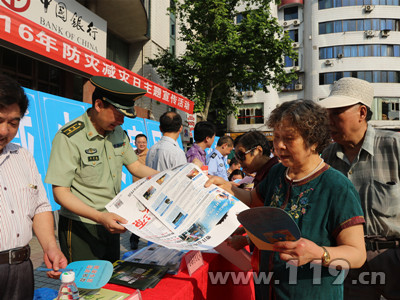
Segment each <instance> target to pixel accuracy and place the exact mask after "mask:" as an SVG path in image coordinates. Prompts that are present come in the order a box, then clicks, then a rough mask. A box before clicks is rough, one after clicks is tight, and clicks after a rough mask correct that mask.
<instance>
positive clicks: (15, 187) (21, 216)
mask: <svg viewBox="0 0 400 300" xmlns="http://www.w3.org/2000/svg"><path fill="white" fill-rule="evenodd" d="M45 211H51V206H50V204H49V201H48V199H47V196H46V191H45V189H44V186H43V183H42V178H41V176H40V174H39V172H38V169H37V166H36V163H35V160H34V158H33V156H32V154H31V153H30V152H29V151H28V150H26V149H24V148H21V147H20V146H18V145H16V144H12V143H10V144H8V145H7V146H6V147H4V149H3V151H2V153H1V154H0V251H4V250H9V249H12V248H17V247H22V246H25V245H27V244H28V243H29V242H30V240H31V239H32V220H33V217H34V216H35V215H36V214H39V213H42V212H45Z"/></svg>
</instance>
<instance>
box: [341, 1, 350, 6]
mask: <svg viewBox="0 0 400 300" xmlns="http://www.w3.org/2000/svg"><path fill="white" fill-rule="evenodd" d="M342 5H343V6H349V5H350V0H342Z"/></svg>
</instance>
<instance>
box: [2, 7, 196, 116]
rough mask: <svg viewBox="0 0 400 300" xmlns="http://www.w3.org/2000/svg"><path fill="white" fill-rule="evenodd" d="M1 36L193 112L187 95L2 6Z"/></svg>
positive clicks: (79, 68) (180, 108) (61, 61)
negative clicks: (178, 92)
mask: <svg viewBox="0 0 400 300" xmlns="http://www.w3.org/2000/svg"><path fill="white" fill-rule="evenodd" d="M0 38H1V39H2V40H5V41H7V42H10V43H12V44H14V45H17V46H20V47H22V48H24V49H27V50H30V51H33V52H35V53H38V54H40V55H43V56H45V57H48V58H50V59H53V60H55V61H58V62H60V63H62V64H64V65H67V66H70V67H72V68H74V69H78V70H80V71H83V72H85V73H87V74H90V75H96V76H108V77H112V78H117V79H119V80H122V81H125V82H127V83H129V84H132V85H134V86H137V87H139V88H142V89H144V90H146V91H147V94H146V95H145V96H146V97H149V98H152V99H154V100H156V101H159V102H161V103H165V104H167V105H169V106H172V107H175V108H177V109H179V110H182V111H184V112H187V113H193V106H194V103H193V101H190V100H189V99H187V98H184V97H183V96H181V95H178V94H176V93H174V92H172V91H170V90H168V89H166V88H164V87H162V86H160V85H158V84H156V83H154V82H152V81H150V80H148V79H146V78H144V77H142V76H140V75H137V74H135V73H133V72H132V71H129V70H128V69H125V68H123V67H121V66H119V65H117V64H115V63H113V62H112V61H110V60H108V59H105V58H103V57H101V56H100V55H97V54H96V53H94V52H91V51H89V50H87V49H86V48H83V47H81V46H80V45H78V44H75V43H73V42H71V41H69V40H67V39H65V38H64V37H62V36H59V35H57V34H55V33H54V32H52V31H50V30H48V29H46V28H44V27H42V26H40V25H38V24H36V23H34V22H32V21H30V20H28V19H26V18H24V17H22V16H20V15H19V14H16V13H14V12H12V11H11V10H9V9H7V8H5V7H1V6H0Z"/></svg>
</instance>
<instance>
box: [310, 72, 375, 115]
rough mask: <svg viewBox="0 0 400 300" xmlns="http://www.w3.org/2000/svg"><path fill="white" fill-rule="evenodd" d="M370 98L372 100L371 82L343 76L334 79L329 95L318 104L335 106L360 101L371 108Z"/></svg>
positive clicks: (348, 104) (329, 106) (372, 89)
mask: <svg viewBox="0 0 400 300" xmlns="http://www.w3.org/2000/svg"><path fill="white" fill-rule="evenodd" d="M372 100H374V88H373V87H372V84H371V83H369V82H368V81H365V80H361V79H358V78H353V77H345V78H341V79H339V80H338V81H336V82H335V83H334V84H333V87H332V90H331V93H330V94H329V96H328V97H327V98H325V99H324V100H321V101H319V102H318V104H319V105H321V106H322V107H325V108H337V107H345V106H350V105H354V104H357V103H362V104H364V105H366V106H368V107H369V108H371V105H372Z"/></svg>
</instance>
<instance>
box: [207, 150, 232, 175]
mask: <svg viewBox="0 0 400 300" xmlns="http://www.w3.org/2000/svg"><path fill="white" fill-rule="evenodd" d="M206 165H207V166H208V174H210V175H215V176H219V177H222V178H224V179H225V180H226V181H228V175H227V173H226V167H225V160H224V157H223V156H222V154H221V153H220V152H219V151H218V150H217V149H215V150H214V151H213V152H211V153H210V154H209V155H207V159H206Z"/></svg>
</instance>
